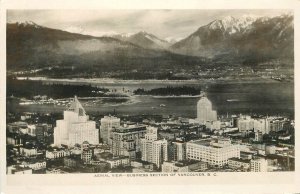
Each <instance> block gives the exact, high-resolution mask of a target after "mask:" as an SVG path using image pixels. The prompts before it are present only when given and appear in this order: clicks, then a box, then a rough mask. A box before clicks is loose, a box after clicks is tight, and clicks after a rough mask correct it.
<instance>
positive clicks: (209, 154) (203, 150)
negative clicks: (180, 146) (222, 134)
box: [186, 139, 240, 167]
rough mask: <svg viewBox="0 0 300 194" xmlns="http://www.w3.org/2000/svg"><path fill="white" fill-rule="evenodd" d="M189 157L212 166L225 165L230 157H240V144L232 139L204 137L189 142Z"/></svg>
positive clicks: (187, 147) (187, 151)
mask: <svg viewBox="0 0 300 194" xmlns="http://www.w3.org/2000/svg"><path fill="white" fill-rule="evenodd" d="M186 153H187V159H191V160H198V161H203V162H207V163H208V164H209V165H212V166H219V167H221V166H223V165H225V164H227V163H228V159H229V158H233V157H237V158H239V157H240V149H239V145H237V144H232V143H231V141H230V139H204V140H197V141H190V142H187V145H186Z"/></svg>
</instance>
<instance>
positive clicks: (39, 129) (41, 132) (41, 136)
mask: <svg viewBox="0 0 300 194" xmlns="http://www.w3.org/2000/svg"><path fill="white" fill-rule="evenodd" d="M47 129H48V126H47V124H38V125H37V126H36V129H35V133H36V138H37V140H38V141H40V142H44V141H45V133H46V132H47Z"/></svg>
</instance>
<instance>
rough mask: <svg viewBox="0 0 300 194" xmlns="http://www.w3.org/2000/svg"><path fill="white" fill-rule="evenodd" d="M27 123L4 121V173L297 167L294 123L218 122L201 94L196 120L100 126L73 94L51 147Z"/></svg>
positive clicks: (40, 130) (45, 131) (41, 127)
mask: <svg viewBox="0 0 300 194" xmlns="http://www.w3.org/2000/svg"><path fill="white" fill-rule="evenodd" d="M26 119H27V117H24V115H22V121H18V122H13V123H9V124H7V132H8V136H7V145H8V146H10V147H9V151H8V153H9V154H10V155H9V156H8V158H9V162H8V166H7V173H8V174H31V173H50V174H52V173H78V172H94V173H95V172H203V171H253V172H267V171H283V170H292V169H293V168H294V145H293V143H290V140H291V137H292V132H291V131H289V129H291V128H292V127H293V121H290V120H289V119H287V118H283V117H268V116H267V117H266V116H264V117H251V116H248V115H238V116H236V115H232V116H230V117H226V118H222V119H220V118H218V116H217V112H216V111H215V110H213V107H212V103H211V102H210V100H209V99H208V98H207V97H206V96H205V95H202V96H201V98H200V100H199V102H198V103H197V118H195V119H188V118H177V119H174V118H172V117H168V118H163V119H162V121H160V122H154V121H151V119H150V120H149V119H145V120H144V121H143V122H142V123H137V122H130V121H122V120H121V119H120V118H118V117H116V116H104V117H102V118H101V119H100V120H99V121H97V122H99V125H100V127H99V128H97V127H96V126H97V125H96V121H94V120H90V119H89V116H88V115H87V114H86V112H85V110H84V108H83V106H82V105H81V103H80V102H79V100H78V99H77V97H76V96H75V98H74V101H73V102H72V103H71V105H70V107H69V108H68V109H67V110H66V111H64V113H63V119H61V120H60V119H58V120H56V125H55V127H54V133H53V137H54V141H53V142H52V144H51V145H50V143H47V142H46V141H44V140H45V137H47V136H49V135H50V136H51V133H50V132H49V128H53V127H52V125H49V124H27V123H26ZM24 135H26V138H27V139H24V138H21V137H24ZM28 137H30V138H28ZM274 138H276V139H274ZM36 142H38V143H40V142H42V143H44V144H42V145H43V146H40V144H38V143H36ZM45 142H46V143H45Z"/></svg>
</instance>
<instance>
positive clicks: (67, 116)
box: [54, 96, 99, 147]
mask: <svg viewBox="0 0 300 194" xmlns="http://www.w3.org/2000/svg"><path fill="white" fill-rule="evenodd" d="M84 141H88V142H89V143H91V144H99V130H98V129H96V123H95V121H90V120H89V116H88V115H86V112H85V110H84V108H83V107H82V105H81V103H80V102H79V101H78V99H77V97H76V96H75V98H74V101H73V102H72V103H71V105H70V107H69V109H68V110H66V111H64V119H63V120H57V121H56V127H55V128H54V145H55V146H58V147H59V146H61V145H67V146H71V147H72V146H74V145H75V144H82V142H84Z"/></svg>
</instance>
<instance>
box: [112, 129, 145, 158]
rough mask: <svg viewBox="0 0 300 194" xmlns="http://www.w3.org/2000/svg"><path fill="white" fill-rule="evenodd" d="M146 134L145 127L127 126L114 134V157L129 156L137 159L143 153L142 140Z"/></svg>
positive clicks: (114, 131) (116, 130)
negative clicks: (137, 155)
mask: <svg viewBox="0 0 300 194" xmlns="http://www.w3.org/2000/svg"><path fill="white" fill-rule="evenodd" d="M145 134H146V126H144V125H130V126H128V125H125V126H121V127H119V128H118V129H115V130H113V132H112V153H113V156H128V157H129V158H130V159H135V158H136V154H137V153H140V151H141V138H144V137H145Z"/></svg>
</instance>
